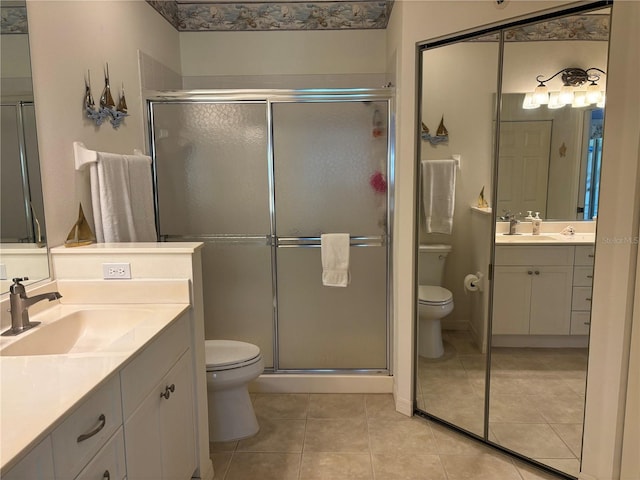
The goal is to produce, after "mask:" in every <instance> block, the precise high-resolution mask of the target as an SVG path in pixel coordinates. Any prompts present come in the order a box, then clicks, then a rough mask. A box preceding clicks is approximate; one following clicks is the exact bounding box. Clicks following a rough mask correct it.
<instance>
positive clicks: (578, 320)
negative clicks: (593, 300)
mask: <svg viewBox="0 0 640 480" xmlns="http://www.w3.org/2000/svg"><path fill="white" fill-rule="evenodd" d="M590 322H591V312H571V335H589V323H590Z"/></svg>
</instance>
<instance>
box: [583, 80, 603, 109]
mask: <svg viewBox="0 0 640 480" xmlns="http://www.w3.org/2000/svg"><path fill="white" fill-rule="evenodd" d="M601 98H602V92H601V91H600V87H599V86H598V84H597V83H591V85H589V86H588V87H587V102H588V103H589V105H591V104H594V103H598V102H599V101H600V99H601Z"/></svg>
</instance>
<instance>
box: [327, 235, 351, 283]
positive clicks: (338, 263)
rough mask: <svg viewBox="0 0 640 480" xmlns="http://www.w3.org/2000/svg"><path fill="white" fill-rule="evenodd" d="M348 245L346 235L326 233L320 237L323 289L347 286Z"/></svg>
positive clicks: (348, 238) (348, 241) (349, 241)
mask: <svg viewBox="0 0 640 480" xmlns="http://www.w3.org/2000/svg"><path fill="white" fill-rule="evenodd" d="M350 243H351V239H350V235H349V234H348V233H327V234H323V235H321V236H320V250H321V256H322V284H323V285H324V286H325V287H346V286H347V285H349V247H350Z"/></svg>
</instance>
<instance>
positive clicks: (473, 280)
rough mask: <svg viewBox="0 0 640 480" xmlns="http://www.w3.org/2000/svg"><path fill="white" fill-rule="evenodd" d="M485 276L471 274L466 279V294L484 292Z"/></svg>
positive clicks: (479, 273) (477, 273)
mask: <svg viewBox="0 0 640 480" xmlns="http://www.w3.org/2000/svg"><path fill="white" fill-rule="evenodd" d="M483 279H484V274H482V273H481V272H476V273H475V274H474V273H469V274H468V275H466V276H465V277H464V282H463V283H464V293H467V292H482V291H483V290H484V282H483Z"/></svg>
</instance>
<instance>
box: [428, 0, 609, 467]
mask: <svg viewBox="0 0 640 480" xmlns="http://www.w3.org/2000/svg"><path fill="white" fill-rule="evenodd" d="M598 5H599V6H600V9H595V7H596V6H597V5H596V4H592V6H591V10H587V8H588V7H585V10H580V11H577V10H572V12H571V14H570V15H565V16H563V15H562V13H558V16H557V17H546V18H545V19H544V20H543V21H535V19H534V20H532V21H531V22H529V23H526V22H520V23H518V24H517V25H507V26H504V27H501V28H500V27H499V28H496V29H495V30H488V31H484V32H482V33H479V34H478V36H474V34H472V33H465V34H464V35H462V36H459V37H456V38H452V39H445V40H438V41H434V42H426V43H425V44H423V45H420V46H419V47H418V48H419V49H420V52H419V55H420V61H419V67H420V68H421V72H422V76H421V82H420V100H419V101H420V103H419V112H420V113H419V116H420V117H419V118H420V121H421V122H422V123H425V124H426V125H427V126H429V127H430V126H431V125H432V124H433V123H434V122H436V121H437V120H439V119H440V117H441V115H443V114H444V118H445V122H446V124H447V129H448V131H449V138H448V141H447V142H446V143H443V144H437V145H432V144H430V143H427V142H421V145H420V147H421V148H420V149H419V156H420V157H419V159H417V176H418V177H419V181H417V184H416V187H417V192H418V198H417V205H416V207H417V212H419V213H418V215H417V218H416V228H417V229H419V234H418V238H417V242H416V243H417V246H418V249H419V251H418V252H416V259H417V275H416V276H417V278H416V283H417V289H416V290H417V292H416V293H417V295H416V297H417V298H416V303H417V315H416V317H417V318H416V332H417V335H416V338H417V340H416V352H417V356H416V405H417V413H418V414H421V415H423V416H426V417H428V418H431V419H434V420H437V421H440V422H444V423H446V424H449V425H450V426H453V427H455V428H457V429H460V430H463V431H465V432H466V433H469V434H472V435H473V436H476V437H479V438H480V439H482V440H483V441H484V442H486V443H488V444H491V445H494V446H496V447H498V448H500V449H502V450H505V451H509V452H512V453H515V454H516V455H517V456H519V457H521V458H526V459H528V460H530V461H532V462H534V463H536V464H537V465H538V466H543V467H544V468H547V469H549V470H551V471H553V472H554V473H557V474H560V475H562V476H565V477H567V478H573V477H577V476H578V474H579V471H580V461H581V448H582V423H583V416H584V396H585V387H586V373H587V372H586V368H587V362H588V350H587V346H588V341H589V324H590V314H591V305H590V302H591V288H592V282H593V264H594V256H595V252H594V247H595V228H596V219H597V216H598V191H599V179H600V166H601V154H602V143H603V138H602V122H603V119H604V109H605V108H604V98H605V97H604V86H605V83H606V72H607V53H608V38H609V13H610V12H609V9H608V8H606V9H602V6H603V3H602V2H601V3H600V4H598ZM592 68H594V70H591V69H592ZM461 71H468V72H473V82H469V76H468V75H463V74H461V73H460V72H461ZM556 72H560V73H559V74H558V75H554V74H556ZM576 72H577V74H580V75H582V74H581V73H580V72H587V78H586V80H587V81H583V80H584V79H582V80H581V81H576V80H575V78H573V77H571V75H574V74H576ZM592 73H594V75H593V76H590V75H591V74H592ZM550 77H553V78H550ZM593 85H596V86H595V87H594V86H593ZM541 86H544V87H545V89H546V97H544V96H543V95H542V94H543V93H545V89H542V88H538V89H537V90H536V88H537V87H541ZM563 87H564V88H563ZM596 90H597V92H595V91H596ZM561 91H564V92H565V93H567V92H568V91H570V92H571V94H572V96H573V100H572V101H571V100H569V99H567V98H565V100H564V105H562V106H561V105H560V104H559V102H558V98H557V97H558V94H559V92H561ZM590 91H591V92H595V93H597V98H596V95H595V93H594V94H593V95H592V96H591V97H589V98H590V100H593V102H591V101H586V98H587V96H588V93H589V92H590ZM549 92H551V93H550V94H549ZM535 93H538V94H540V95H539V96H538V97H537V98H536V97H535ZM533 99H536V100H537V101H538V103H537V104H536V102H535V101H533ZM536 107H537V108H536ZM489 119H491V120H489ZM434 126H435V125H434ZM431 130H434V128H432V129H431ZM454 153H460V154H462V158H463V161H462V168H461V169H460V170H459V171H458V172H457V174H458V176H457V183H456V189H455V194H454V195H455V197H454V198H455V214H454V217H453V218H454V221H453V226H454V228H453V232H452V234H451V235H449V236H445V235H442V234H430V233H427V232H426V230H425V225H426V224H427V222H428V219H427V217H428V216H427V214H426V213H425V208H427V209H428V206H427V207H425V203H424V196H425V195H426V196H429V188H430V187H429V184H428V182H427V183H425V182H424V180H423V170H422V165H423V164H424V160H434V159H443V158H450V157H451V155H452V154H454ZM482 187H485V190H484V192H485V197H487V198H488V200H489V205H490V206H489V207H488V208H478V205H479V203H481V202H479V199H478V193H479V192H480V190H481V189H482ZM488 192H493V194H489V193H488ZM491 207H495V208H491ZM536 212H538V215H539V217H540V218H541V224H540V226H539V234H537V235H534V234H533V233H534V223H537V222H533V221H531V217H535V214H536ZM529 213H530V214H531V216H529ZM527 217H529V218H527ZM508 220H512V221H511V222H509V221H508ZM536 229H537V228H536ZM426 244H448V245H451V249H450V250H449V251H447V253H446V257H445V258H446V263H444V275H443V277H442V284H440V285H442V286H443V287H444V288H446V289H448V290H449V291H451V292H452V294H453V300H454V308H453V310H452V311H451V312H450V313H448V314H447V316H445V317H444V318H442V319H441V326H442V338H443V340H444V342H443V343H444V352H443V354H442V355H440V356H435V358H434V357H433V356H431V357H430V356H428V355H425V354H424V352H425V349H424V348H423V347H421V343H424V339H423V338H421V337H422V336H425V335H427V336H432V333H431V332H429V331H428V330H427V329H425V328H424V326H423V324H424V322H423V320H422V319H421V318H420V317H421V308H422V309H423V310H424V307H423V306H421V305H422V304H424V303H425V302H424V300H423V298H422V297H423V293H424V288H423V284H424V283H425V282H427V280H431V281H433V278H432V277H433V274H434V272H437V267H434V265H433V263H429V262H426V261H423V260H422V258H423V257H425V258H426V256H425V255H424V253H422V252H424V251H425V248H426V247H425V245H426ZM429 248H432V247H429ZM436 264H437V262H436ZM470 274H471V275H475V276H476V277H478V276H479V277H480V278H481V279H482V280H481V281H480V286H481V287H482V288H479V289H477V290H474V291H469V290H468V289H467V290H465V284H466V282H465V278H467V276H468V275H470ZM436 280H437V279H436ZM427 283H428V282H427ZM421 330H422V331H421Z"/></svg>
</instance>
